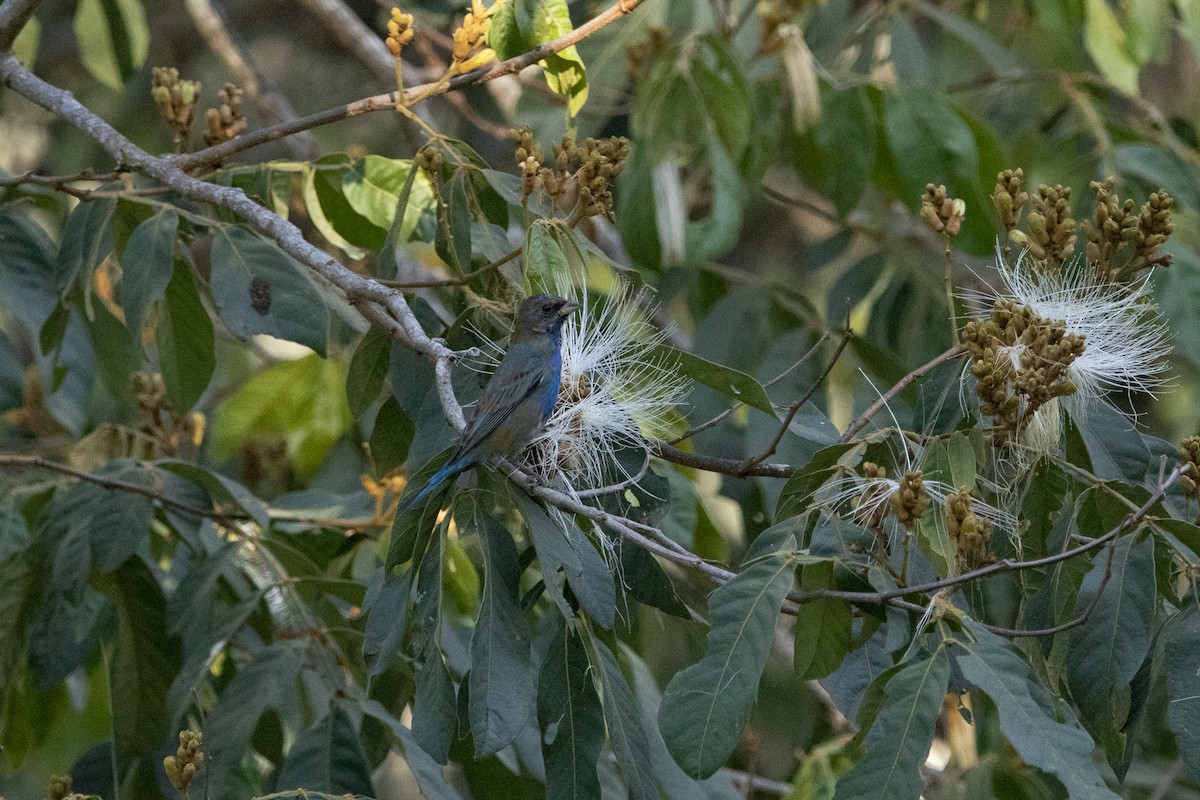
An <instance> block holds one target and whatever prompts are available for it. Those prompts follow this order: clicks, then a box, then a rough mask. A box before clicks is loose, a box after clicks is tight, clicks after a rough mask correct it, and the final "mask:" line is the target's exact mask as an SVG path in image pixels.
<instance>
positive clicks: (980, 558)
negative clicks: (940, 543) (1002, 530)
mask: <svg viewBox="0 0 1200 800" xmlns="http://www.w3.org/2000/svg"><path fill="white" fill-rule="evenodd" d="M943 511H944V513H945V519H946V531H947V533H949V534H950V539H951V541H953V542H954V548H955V552H956V554H957V556H958V567H959V569H960V570H968V569H974V568H975V567H978V566H981V565H983V564H986V563H987V562H988V561H990V560H991V558H990V556H989V553H988V542H989V541H990V539H991V534H992V523H991V522H989V521H988V520H987V519H984V518H982V517H980V516H979V515H978V514H976V513H975V501H974V500H972V498H971V495H970V494H969V493H968V492H967V491H966V490H965V489H964V490H961V491H959V492H956V493H954V494H952V495H950V496H949V497H947V498H946V505H945V508H944V509H943Z"/></svg>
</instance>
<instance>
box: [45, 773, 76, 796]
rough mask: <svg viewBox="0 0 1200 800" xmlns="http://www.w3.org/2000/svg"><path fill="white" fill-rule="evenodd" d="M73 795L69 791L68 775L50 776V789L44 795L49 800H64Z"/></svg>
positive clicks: (69, 779) (69, 781)
mask: <svg viewBox="0 0 1200 800" xmlns="http://www.w3.org/2000/svg"><path fill="white" fill-rule="evenodd" d="M73 794H74V793H73V792H72V791H71V776H70V775H51V776H50V789H49V791H48V792H47V794H46V797H47V798H49V800H66V798H68V797H71V796H72V795H73Z"/></svg>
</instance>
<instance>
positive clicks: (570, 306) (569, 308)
mask: <svg viewBox="0 0 1200 800" xmlns="http://www.w3.org/2000/svg"><path fill="white" fill-rule="evenodd" d="M581 308H583V306H581V305H580V304H579V303H576V302H575V301H574V300H568V301H567V302H565V303H563V306H562V308H560V309H559V310H558V315H559V316H560V317H565V316H567V315H568V314H574V313H575V312H576V311H578V310H579V309H581Z"/></svg>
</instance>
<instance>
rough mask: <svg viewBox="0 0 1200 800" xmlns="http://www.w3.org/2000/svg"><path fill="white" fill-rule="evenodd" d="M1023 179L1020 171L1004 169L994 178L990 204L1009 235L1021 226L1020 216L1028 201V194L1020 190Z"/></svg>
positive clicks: (1023, 174)
mask: <svg viewBox="0 0 1200 800" xmlns="http://www.w3.org/2000/svg"><path fill="white" fill-rule="evenodd" d="M1024 177H1025V171H1024V170H1022V169H1019V168H1018V169H1006V170H1004V171H1003V172H1001V173H1000V174H998V175H997V176H996V188H995V189H993V190H992V202H993V203H994V204H995V205H996V211H997V212H999V214H1000V224H1001V225H1003V226H1004V230H1005V231H1006V232H1007V233H1008V234H1009V235H1012V232H1013V231H1014V230H1016V228H1017V225H1019V224H1021V214H1022V212H1024V210H1025V203H1026V202H1028V200H1029V193H1028V192H1026V191H1024V190H1023V189H1022V188H1021V180H1022V179H1023V178H1024Z"/></svg>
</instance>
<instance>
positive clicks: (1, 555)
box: [0, 505, 29, 563]
mask: <svg viewBox="0 0 1200 800" xmlns="http://www.w3.org/2000/svg"><path fill="white" fill-rule="evenodd" d="M28 544H29V526H28V525H26V524H25V517H23V516H22V515H21V514H18V513H17V512H16V511H15V510H14V509H12V508H11V507H10V506H7V505H0V563H4V562H5V561H7V560H8V559H10V558H12V557H13V556H15V555H16V554H17V553H20V552H21V551H23V550H24V549H25V547H26V545H28Z"/></svg>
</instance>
